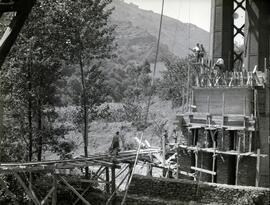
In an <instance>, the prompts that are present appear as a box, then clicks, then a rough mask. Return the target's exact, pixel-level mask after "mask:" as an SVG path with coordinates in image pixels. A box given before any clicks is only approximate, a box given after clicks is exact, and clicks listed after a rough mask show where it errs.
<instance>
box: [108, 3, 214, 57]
mask: <svg viewBox="0 0 270 205" xmlns="http://www.w3.org/2000/svg"><path fill="white" fill-rule="evenodd" d="M113 6H114V7H115V10H114V12H113V14H112V17H111V20H112V23H114V24H116V25H118V27H117V29H116V33H117V43H118V44H119V46H120V49H121V48H123V46H128V47H127V48H128V49H131V50H130V51H132V48H136V49H140V50H142V51H143V52H144V53H145V52H146V50H145V49H147V50H148V52H152V51H151V49H149V48H147V46H143V45H144V44H145V43H150V42H152V43H153V42H155V39H156V38H157V36H158V29H159V20H160V15H159V14H157V13H154V12H152V11H147V10H143V9H140V8H138V6H136V5H134V4H127V3H125V2H123V1H121V0H115V1H113ZM142 33H144V38H141V37H142V36H141V35H142ZM127 42H129V43H127ZM198 42H199V43H202V44H204V45H205V48H206V49H207V50H209V49H208V47H209V32H207V31H205V30H203V29H201V28H199V27H197V26H195V25H193V24H188V23H182V22H181V21H178V20H176V19H173V18H170V17H167V16H164V18H163V24H162V33H161V44H162V45H161V48H162V49H161V50H163V51H165V50H166V49H168V50H169V51H170V52H172V53H174V54H175V55H177V56H180V57H183V56H186V55H187V54H188V52H189V49H188V48H189V47H193V46H194V45H195V44H196V43H198ZM135 45H136V46H135ZM134 46H135V47H134ZM163 53H164V52H163ZM163 53H162V51H161V56H162V54H163Z"/></svg>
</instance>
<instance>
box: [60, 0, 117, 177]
mask: <svg viewBox="0 0 270 205" xmlns="http://www.w3.org/2000/svg"><path fill="white" fill-rule="evenodd" d="M111 2H112V0H81V1H76V2H75V1H68V0H66V1H64V2H63V3H62V4H59V6H58V12H57V14H56V15H58V18H57V19H58V22H57V24H58V25H61V30H62V31H63V34H64V35H63V38H62V40H63V39H64V41H65V43H66V44H65V51H66V55H67V56H66V57H67V59H68V60H69V62H70V63H71V64H76V65H78V67H79V69H80V81H81V93H80V94H81V111H82V116H83V117H82V119H83V123H82V124H83V132H82V133H83V140H84V154H85V157H88V124H89V113H91V112H89V110H93V108H94V107H95V105H98V104H99V103H100V102H101V101H102V98H103V96H100V95H97V94H100V93H101V92H102V90H101V89H102V87H103V86H101V85H100V84H99V83H101V81H100V80H98V78H99V76H100V75H101V73H100V70H99V67H100V65H101V64H100V60H101V59H105V58H110V57H112V51H113V49H114V46H115V45H114V43H113V41H114V36H113V31H114V28H115V27H114V26H109V24H108V20H109V16H110V15H111V13H112V9H111V8H108V6H109V4H110V3H111ZM59 40H61V39H59ZM87 172H88V171H87V170H86V174H87Z"/></svg>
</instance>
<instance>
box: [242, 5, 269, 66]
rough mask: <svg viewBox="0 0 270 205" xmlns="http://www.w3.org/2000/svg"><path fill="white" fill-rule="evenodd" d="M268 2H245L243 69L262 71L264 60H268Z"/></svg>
mask: <svg viewBox="0 0 270 205" xmlns="http://www.w3.org/2000/svg"><path fill="white" fill-rule="evenodd" d="M269 10H270V1H268V0H246V21H245V35H246V36H245V60H244V62H245V68H246V69H247V70H248V71H252V70H253V69H254V66H255V65H257V66H258V70H259V71H264V58H266V59H267V62H269V60H270V51H269V50H270V13H269Z"/></svg>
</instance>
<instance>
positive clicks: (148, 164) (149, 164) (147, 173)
mask: <svg viewBox="0 0 270 205" xmlns="http://www.w3.org/2000/svg"><path fill="white" fill-rule="evenodd" d="M150 161H153V156H152V154H150ZM152 169H153V167H152V164H151V163H149V162H148V163H147V171H146V175H147V176H152V175H153V172H152Z"/></svg>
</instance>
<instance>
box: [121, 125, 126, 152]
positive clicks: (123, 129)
mask: <svg viewBox="0 0 270 205" xmlns="http://www.w3.org/2000/svg"><path fill="white" fill-rule="evenodd" d="M120 139H121V143H122V149H123V150H127V145H126V138H125V127H124V126H122V127H121V130H120Z"/></svg>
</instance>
